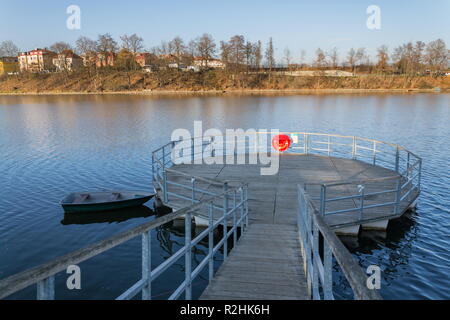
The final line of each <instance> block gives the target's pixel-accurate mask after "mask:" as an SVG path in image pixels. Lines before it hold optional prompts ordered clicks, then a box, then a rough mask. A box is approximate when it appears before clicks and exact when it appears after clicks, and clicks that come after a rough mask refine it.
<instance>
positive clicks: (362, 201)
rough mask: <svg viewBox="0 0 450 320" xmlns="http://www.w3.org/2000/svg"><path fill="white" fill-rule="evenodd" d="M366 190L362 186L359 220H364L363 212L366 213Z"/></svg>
mask: <svg viewBox="0 0 450 320" xmlns="http://www.w3.org/2000/svg"><path fill="white" fill-rule="evenodd" d="M364 189H365V187H364V186H363V185H362V186H361V189H360V190H359V194H360V200H359V201H360V202H359V220H362V218H363V211H364Z"/></svg>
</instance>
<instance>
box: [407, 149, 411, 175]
mask: <svg viewBox="0 0 450 320" xmlns="http://www.w3.org/2000/svg"><path fill="white" fill-rule="evenodd" d="M410 158H411V153H409V151H408V156H407V158H406V177H407V178H409V176H410V172H409V167H410V161H411V160H410Z"/></svg>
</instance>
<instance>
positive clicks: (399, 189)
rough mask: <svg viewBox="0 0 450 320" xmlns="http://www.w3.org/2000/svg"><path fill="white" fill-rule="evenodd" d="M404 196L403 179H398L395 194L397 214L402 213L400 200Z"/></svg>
mask: <svg viewBox="0 0 450 320" xmlns="http://www.w3.org/2000/svg"><path fill="white" fill-rule="evenodd" d="M401 195H402V177H401V176H400V177H398V180H397V191H396V192H395V214H399V213H400V199H401Z"/></svg>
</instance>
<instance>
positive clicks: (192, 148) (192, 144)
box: [191, 138, 195, 164]
mask: <svg viewBox="0 0 450 320" xmlns="http://www.w3.org/2000/svg"><path fill="white" fill-rule="evenodd" d="M194 147H195V143H194V138H192V139H191V164H194Z"/></svg>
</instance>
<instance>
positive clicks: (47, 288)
mask: <svg viewBox="0 0 450 320" xmlns="http://www.w3.org/2000/svg"><path fill="white" fill-rule="evenodd" d="M37 299H38V300H55V276H54V275H53V276H50V277H48V278H46V279H44V280H41V281H39V282H38V283H37Z"/></svg>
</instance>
